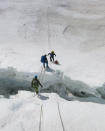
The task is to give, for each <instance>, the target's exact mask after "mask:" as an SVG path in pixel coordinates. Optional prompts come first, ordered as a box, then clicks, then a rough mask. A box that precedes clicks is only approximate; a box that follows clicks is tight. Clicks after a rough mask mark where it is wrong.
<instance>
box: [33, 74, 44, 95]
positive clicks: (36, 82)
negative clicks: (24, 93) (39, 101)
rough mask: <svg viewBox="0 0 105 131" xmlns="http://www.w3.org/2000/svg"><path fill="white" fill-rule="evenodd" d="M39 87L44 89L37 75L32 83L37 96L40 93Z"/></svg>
mask: <svg viewBox="0 0 105 131" xmlns="http://www.w3.org/2000/svg"><path fill="white" fill-rule="evenodd" d="M39 86H41V87H43V86H42V84H41V83H40V81H39V80H38V78H37V75H35V77H34V78H33V80H32V82H31V87H32V88H34V89H35V92H36V94H38V93H39Z"/></svg>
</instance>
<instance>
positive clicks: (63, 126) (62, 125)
mask: <svg viewBox="0 0 105 131" xmlns="http://www.w3.org/2000/svg"><path fill="white" fill-rule="evenodd" d="M57 105H58V112H59V117H60V121H61V124H62V128H63V131H65V127H64V123H63V120H62V116H61V112H60V107H59V103H57Z"/></svg>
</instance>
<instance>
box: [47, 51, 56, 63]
mask: <svg viewBox="0 0 105 131" xmlns="http://www.w3.org/2000/svg"><path fill="white" fill-rule="evenodd" d="M48 55H50V61H51V62H54V56H56V54H55V53H54V51H51V53H48Z"/></svg>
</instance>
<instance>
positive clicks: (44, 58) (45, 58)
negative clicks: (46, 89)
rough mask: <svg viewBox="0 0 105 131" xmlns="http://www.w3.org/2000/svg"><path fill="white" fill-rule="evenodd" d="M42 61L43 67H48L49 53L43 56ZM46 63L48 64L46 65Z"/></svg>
mask: <svg viewBox="0 0 105 131" xmlns="http://www.w3.org/2000/svg"><path fill="white" fill-rule="evenodd" d="M41 62H42V63H43V67H44V68H45V67H47V68H48V60H47V55H46V54H45V55H43V56H41ZM45 65H46V66H45Z"/></svg>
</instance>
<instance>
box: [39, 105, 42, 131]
mask: <svg viewBox="0 0 105 131" xmlns="http://www.w3.org/2000/svg"><path fill="white" fill-rule="evenodd" d="M42 115H43V104H42V105H41V109H40V120H39V131H41V124H42Z"/></svg>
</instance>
